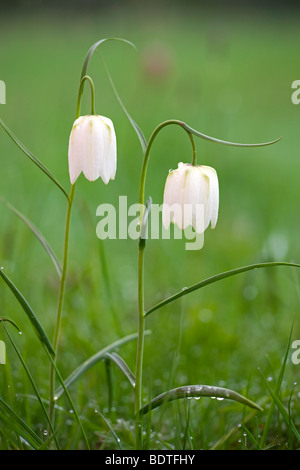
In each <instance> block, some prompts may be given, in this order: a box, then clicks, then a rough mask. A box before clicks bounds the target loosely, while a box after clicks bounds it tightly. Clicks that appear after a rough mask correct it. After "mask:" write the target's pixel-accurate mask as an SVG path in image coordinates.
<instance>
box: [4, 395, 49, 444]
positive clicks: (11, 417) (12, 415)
mask: <svg viewBox="0 0 300 470" xmlns="http://www.w3.org/2000/svg"><path fill="white" fill-rule="evenodd" d="M0 417H1V421H2V422H6V425H7V429H12V430H13V431H14V432H15V433H17V435H19V436H22V438H23V439H25V441H26V442H27V443H28V444H29V445H30V446H31V447H32V448H33V449H35V450H39V449H40V448H42V447H44V442H43V441H42V440H41V439H40V438H39V436H37V434H36V433H35V432H34V431H33V430H32V429H31V428H30V427H29V426H28V425H27V424H26V423H25V422H24V421H23V420H22V418H20V417H19V416H18V415H17V414H16V412H15V411H14V410H13V409H12V408H11V407H10V406H9V405H8V404H7V403H6V402H5V401H4V400H3V399H2V398H1V397H0Z"/></svg>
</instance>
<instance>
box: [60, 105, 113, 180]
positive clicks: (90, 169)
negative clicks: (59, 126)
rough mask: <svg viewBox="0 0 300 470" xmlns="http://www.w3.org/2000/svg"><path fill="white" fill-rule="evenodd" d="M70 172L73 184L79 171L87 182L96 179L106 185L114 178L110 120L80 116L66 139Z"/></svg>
mask: <svg viewBox="0 0 300 470" xmlns="http://www.w3.org/2000/svg"><path fill="white" fill-rule="evenodd" d="M68 158H69V173H70V180H71V184H74V183H75V181H76V180H77V178H78V176H79V175H80V173H81V172H83V174H84V176H85V177H86V178H87V179H88V180H89V181H95V180H96V179H98V178H99V177H101V178H102V180H103V181H104V183H105V184H107V183H108V182H109V180H111V179H112V180H113V179H114V178H115V174H116V169H117V143H116V134H115V130H114V126H113V123H112V121H111V120H110V119H109V118H107V117H104V116H98V115H92V114H91V115H88V116H80V117H79V118H78V119H76V121H75V122H74V124H73V128H72V131H71V134H70V139H69V152H68Z"/></svg>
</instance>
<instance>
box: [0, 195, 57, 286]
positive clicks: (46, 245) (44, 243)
mask: <svg viewBox="0 0 300 470" xmlns="http://www.w3.org/2000/svg"><path fill="white" fill-rule="evenodd" d="M0 200H1V201H2V202H3V203H4V204H5V205H6V206H7V207H8V209H10V210H11V211H12V212H14V213H15V214H16V215H17V216H18V217H19V218H20V219H21V220H23V222H24V223H25V224H26V225H27V227H28V228H29V229H30V230H31V231H32V233H33V234H34V235H35V236H36V238H37V239H38V240H39V242H40V243H41V244H42V246H43V247H44V248H45V250H46V253H47V254H48V255H49V257H50V259H51V260H52V262H53V264H54V266H55V269H56V271H57V273H58V275H59V276H60V277H61V273H62V268H61V266H60V263H59V261H58V259H57V256H56V255H55V253H54V251H53V250H52V248H51V246H50V245H49V243H48V242H47V240H46V238H45V237H44V236H43V235H42V234H41V232H40V231H39V230H38V229H37V228H36V227H35V225H34V224H33V223H32V222H31V221H30V220H29V219H27V217H25V215H24V214H22V213H21V212H20V211H18V210H17V209H16V208H15V207H14V206H13V205H12V204H10V202H8V201H5V200H4V199H2V198H1V197H0Z"/></svg>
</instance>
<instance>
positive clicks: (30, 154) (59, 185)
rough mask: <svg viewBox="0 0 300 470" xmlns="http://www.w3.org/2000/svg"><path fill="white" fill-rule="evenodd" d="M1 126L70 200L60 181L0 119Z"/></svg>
mask: <svg viewBox="0 0 300 470" xmlns="http://www.w3.org/2000/svg"><path fill="white" fill-rule="evenodd" d="M0 124H1V126H2V127H3V129H4V130H5V132H6V133H7V134H8V135H9V137H10V138H11V139H12V140H13V141H14V142H15V144H17V146H18V147H19V148H20V149H21V150H22V151H23V152H24V153H25V155H26V156H27V157H28V158H29V159H30V160H31V161H32V162H33V163H34V164H35V165H36V166H37V167H38V168H39V169H40V170H42V171H43V173H45V175H47V176H48V178H50V179H51V180H52V181H53V183H55V184H56V186H58V188H59V189H60V190H61V191H62V192H63V194H64V195H65V196H66V198H67V199H69V196H68V194H67V192H66V191H65V189H64V188H63V187H62V185H61V184H60V183H59V181H58V180H57V179H56V178H55V176H53V175H52V173H50V171H49V170H48V169H47V168H46V167H45V165H43V164H42V163H41V162H40V161H39V160H38V159H37V158H36V157H35V156H34V155H33V154H32V153H31V152H30V151H29V150H28V149H27V148H26V147H25V146H24V145H23V144H22V142H21V141H20V140H19V139H18V138H17V137H16V136H15V135H14V134H13V132H12V131H11V130H10V129H9V128H8V127H7V125H6V124H5V123H4V122H3V121H2V119H0Z"/></svg>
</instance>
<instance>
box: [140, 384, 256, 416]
mask: <svg viewBox="0 0 300 470" xmlns="http://www.w3.org/2000/svg"><path fill="white" fill-rule="evenodd" d="M199 397H210V398H226V399H230V400H234V401H237V402H239V403H242V404H243V405H246V406H249V407H250V408H255V409H256V410H258V411H262V408H261V407H260V406H259V405H257V404H256V403H254V402H253V401H251V400H249V399H248V398H245V397H243V396H242V395H240V394H239V393H237V392H234V391H233V390H230V389H228V388H223V387H214V386H211V385H186V386H184V387H178V388H173V389H172V390H169V391H167V392H164V393H162V394H161V395H158V396H157V397H155V398H154V399H153V400H151V401H150V402H149V403H147V405H145V406H143V408H141V409H140V411H139V412H140V414H142V415H143V414H146V413H148V411H150V410H153V409H155V408H157V407H159V406H161V405H162V404H164V403H165V402H169V401H173V400H179V399H181V398H199Z"/></svg>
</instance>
